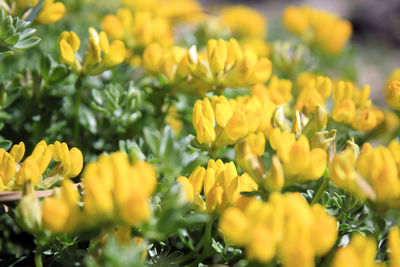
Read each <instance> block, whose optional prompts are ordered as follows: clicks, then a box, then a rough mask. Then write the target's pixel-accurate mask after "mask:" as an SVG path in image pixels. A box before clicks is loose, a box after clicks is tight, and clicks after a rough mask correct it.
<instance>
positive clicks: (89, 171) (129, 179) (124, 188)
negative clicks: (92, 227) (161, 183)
mask: <svg viewBox="0 0 400 267" xmlns="http://www.w3.org/2000/svg"><path fill="white" fill-rule="evenodd" d="M156 184H157V180H156V174H155V171H154V169H153V167H152V166H151V165H150V164H148V163H146V162H136V163H135V164H134V165H131V164H130V163H129V160H128V156H127V155H126V154H125V153H123V152H116V153H112V154H110V155H109V156H101V157H100V158H99V160H98V162H93V163H89V164H88V165H87V167H86V168H85V170H84V173H83V185H84V188H85V195H84V198H83V201H84V211H85V213H86V214H87V215H89V216H90V217H91V218H93V219H97V220H110V219H113V218H114V217H115V218H116V219H117V220H118V219H121V220H123V221H124V222H126V223H127V224H129V225H137V224H140V223H143V222H145V221H147V220H148V219H149V218H150V216H151V213H152V212H151V207H150V203H149V202H148V198H149V197H150V196H151V195H152V194H153V192H154V189H155V187H156Z"/></svg>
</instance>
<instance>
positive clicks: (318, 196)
mask: <svg viewBox="0 0 400 267" xmlns="http://www.w3.org/2000/svg"><path fill="white" fill-rule="evenodd" d="M328 183H329V178H328V177H324V180H323V181H322V184H321V186H320V187H319V189H318V191H317V193H316V194H315V196H314V198H313V200H312V201H311V205H312V204H315V203H317V202H318V201H319V199H320V198H321V195H322V193H323V192H324V191H325V189H326V188H327V187H328Z"/></svg>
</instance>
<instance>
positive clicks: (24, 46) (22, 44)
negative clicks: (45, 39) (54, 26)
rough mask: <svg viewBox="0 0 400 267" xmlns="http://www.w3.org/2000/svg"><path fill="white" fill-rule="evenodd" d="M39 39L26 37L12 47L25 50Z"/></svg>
mask: <svg viewBox="0 0 400 267" xmlns="http://www.w3.org/2000/svg"><path fill="white" fill-rule="evenodd" d="M40 40H41V39H40V38H39V37H30V38H28V39H25V40H23V41H20V42H18V43H16V44H15V45H14V47H15V48H16V49H22V50H26V49H29V48H32V47H34V46H35V45H37V44H38V43H39V42H40Z"/></svg>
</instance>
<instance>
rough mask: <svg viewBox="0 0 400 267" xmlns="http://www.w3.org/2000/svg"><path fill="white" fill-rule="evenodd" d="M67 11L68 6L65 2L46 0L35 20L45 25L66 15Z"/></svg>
mask: <svg viewBox="0 0 400 267" xmlns="http://www.w3.org/2000/svg"><path fill="white" fill-rule="evenodd" d="M65 11H66V8H65V5H64V4H63V3H61V2H55V3H54V0H45V1H43V4H42V7H41V8H40V12H39V13H38V14H37V15H36V17H35V21H36V22H37V23H39V24H44V25H47V24H51V23H54V22H57V21H59V20H60V19H61V18H62V17H64V14H65Z"/></svg>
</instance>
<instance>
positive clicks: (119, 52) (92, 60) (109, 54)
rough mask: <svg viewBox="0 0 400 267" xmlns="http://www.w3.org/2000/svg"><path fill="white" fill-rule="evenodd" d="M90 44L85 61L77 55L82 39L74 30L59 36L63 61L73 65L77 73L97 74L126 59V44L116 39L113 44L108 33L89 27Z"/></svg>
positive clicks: (72, 67) (73, 69)
mask: <svg viewBox="0 0 400 267" xmlns="http://www.w3.org/2000/svg"><path fill="white" fill-rule="evenodd" d="M89 35H90V37H89V46H88V48H87V53H86V54H85V57H84V59H83V61H80V57H79V56H78V55H76V52H77V51H78V49H79V46H80V43H81V42H80V39H79V37H78V36H77V35H76V33H74V32H62V33H61V34H60V36H59V37H58V43H59V46H60V52H61V59H60V61H61V63H64V64H66V65H68V66H70V67H71V69H72V71H73V72H75V73H77V74H85V75H97V74H100V73H102V72H103V71H105V70H108V69H111V68H113V67H115V66H117V65H119V64H120V63H122V62H123V61H124V59H125V54H126V51H125V45H124V43H123V42H122V41H119V40H115V41H113V42H112V43H111V44H110V43H109V41H108V37H107V34H106V33H105V32H100V34H99V33H98V32H97V31H96V30H95V29H94V28H89Z"/></svg>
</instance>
